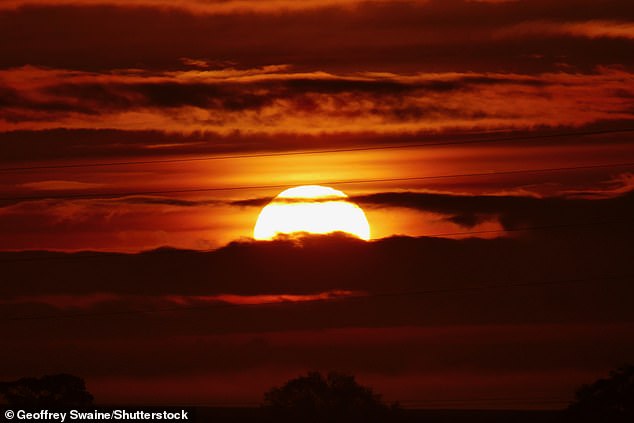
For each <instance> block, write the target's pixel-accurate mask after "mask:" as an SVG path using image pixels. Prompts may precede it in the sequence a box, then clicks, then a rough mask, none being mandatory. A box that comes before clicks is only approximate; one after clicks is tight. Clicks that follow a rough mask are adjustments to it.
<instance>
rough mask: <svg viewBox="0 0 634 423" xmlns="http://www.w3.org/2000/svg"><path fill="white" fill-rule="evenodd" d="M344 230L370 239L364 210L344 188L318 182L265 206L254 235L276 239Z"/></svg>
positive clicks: (292, 191) (284, 192)
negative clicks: (318, 183) (338, 188)
mask: <svg viewBox="0 0 634 423" xmlns="http://www.w3.org/2000/svg"><path fill="white" fill-rule="evenodd" d="M302 232H303V233H309V234H328V233H333V232H345V233H348V234H351V235H354V236H356V237H358V238H361V239H365V240H368V239H370V225H369V224H368V219H366V217H365V213H363V210H361V208H360V207H359V206H357V205H356V204H354V203H352V202H350V201H349V200H348V196H347V195H346V194H344V193H343V192H341V191H338V190H336V189H333V188H329V187H323V186H319V185H304V186H301V187H295V188H289V189H287V190H286V191H283V192H282V193H280V194H279V195H278V196H277V197H275V199H273V201H271V202H270V203H269V204H268V205H266V206H265V207H264V208H263V209H262V211H261V212H260V215H259V216H258V220H257V222H256V224H255V228H254V229H253V237H254V238H255V239H257V240H267V239H273V238H275V237H276V236H277V235H279V234H297V233H302Z"/></svg>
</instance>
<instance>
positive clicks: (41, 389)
mask: <svg viewBox="0 0 634 423" xmlns="http://www.w3.org/2000/svg"><path fill="white" fill-rule="evenodd" d="M0 394H2V396H4V399H5V401H6V402H7V404H9V405H11V406H20V407H87V406H90V405H91V404H92V401H93V396H92V395H91V394H90V392H88V391H87V390H86V384H85V383H84V380H83V379H82V378H80V377H77V376H73V375H69V374H58V375H51V376H43V377H41V378H34V377H24V378H22V379H18V380H15V381H12V382H0Z"/></svg>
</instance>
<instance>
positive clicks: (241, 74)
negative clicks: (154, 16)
mask: <svg viewBox="0 0 634 423" xmlns="http://www.w3.org/2000/svg"><path fill="white" fill-rule="evenodd" d="M0 83H4V85H5V86H7V87H10V90H11V93H10V94H11V95H10V96H7V97H8V98H9V100H8V101H6V103H7V104H6V105H5V107H4V110H3V111H2V112H1V113H0V129H2V130H4V131H11V130H34V129H35V130H43V129H54V128H59V127H64V128H70V129H120V130H155V129H160V130H163V131H165V130H166V131H174V132H182V133H192V132H195V131H213V132H216V133H218V134H221V135H228V134H232V133H235V132H236V131H239V132H241V133H247V134H254V133H260V134H280V133H298V134H323V133H342V132H347V133H360V132H374V133H379V134H395V133H412V132H417V131H443V130H448V129H474V128H479V129H499V128H532V127H535V126H563V125H565V126H581V125H585V124H589V123H592V122H596V121H600V120H613V119H631V118H632V117H634V113H632V96H634V89H633V88H632V87H634V74H632V73H630V72H627V71H623V70H616V69H610V68H602V69H600V70H599V71H598V72H597V73H594V74H571V73H544V74H540V75H532V76H527V75H521V74H508V73H473V72H462V73H457V72H447V73H418V74H396V73H386V72H383V73H375V72H359V73H355V74H335V73H330V72H294V71H292V69H291V68H290V67H289V66H287V65H275V66H266V67H262V68H252V69H234V68H228V69H219V70H190V71H178V72H154V73H146V72H143V71H138V70H125V71H116V72H107V73H89V72H80V71H67V70H51V69H42V68H34V67H23V68H17V69H9V70H4V71H0ZM509 103H510V104H511V106H509Z"/></svg>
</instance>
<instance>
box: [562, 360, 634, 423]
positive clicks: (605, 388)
mask: <svg viewBox="0 0 634 423" xmlns="http://www.w3.org/2000/svg"><path fill="white" fill-rule="evenodd" d="M568 415H569V419H570V420H571V421H576V422H584V423H585V422H608V423H621V422H623V423H625V422H630V423H631V422H634V366H631V365H629V366H623V367H621V368H619V369H617V370H614V371H612V372H611V373H610V376H609V377H608V378H607V379H599V380H597V381H596V382H594V383H593V384H591V385H585V386H583V387H581V388H580V389H579V390H578V391H577V393H576V400H575V402H574V403H572V404H571V405H570V407H569V408H568Z"/></svg>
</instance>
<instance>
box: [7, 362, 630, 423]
mask: <svg viewBox="0 0 634 423" xmlns="http://www.w3.org/2000/svg"><path fill="white" fill-rule="evenodd" d="M0 394H1V395H2V396H4V399H5V401H6V402H7V403H8V404H9V405H10V406H22V407H39V408H43V407H76V408H82V407H89V406H91V405H92V402H93V396H92V395H91V394H90V393H89V392H88V391H87V390H86V385H85V383H84V380H83V379H81V378H79V377H77V376H73V375H69V374H59V375H52V376H44V377H41V378H33V377H27V378H22V379H19V380H16V381H12V382H0ZM195 413H196V421H198V422H215V423H222V422H234V423H235V422H263V423H269V422H276V423H285V422H307V423H321V422H334V423H338V422H352V423H355V422H369V423H373V422H388V423H391V422H403V423H405V422H407V423H410V422H411V423H414V422H425V423H485V422H486V423H507V422H512V423H573V422H574V423H625V422H628V423H631V422H634V366H632V365H627V366H623V367H621V368H619V369H617V370H614V371H612V372H611V373H610V375H609V377H608V378H605V379H599V380H597V381H596V382H594V383H592V384H590V385H585V386H583V387H581V388H580V389H579V390H578V391H577V392H576V399H575V401H574V402H573V403H572V404H571V405H570V406H569V407H568V409H566V410H560V411H557V410H554V411H516V410H508V411H503V410H408V409H401V408H400V407H399V406H398V404H387V403H385V402H384V401H382V399H381V396H380V395H379V394H376V393H374V391H373V390H372V389H371V388H369V387H365V386H363V385H360V384H359V383H358V382H357V381H356V380H355V378H354V376H351V375H347V374H342V373H336V372H331V373H329V374H328V375H326V376H324V375H322V374H321V373H318V372H309V373H308V374H306V375H305V376H299V377H297V378H294V379H291V380H289V381H288V382H286V383H285V384H284V385H283V386H281V387H274V388H272V389H270V390H269V391H267V392H266V393H265V394H264V403H263V405H262V406H261V407H259V408H197V409H196V411H195Z"/></svg>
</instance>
